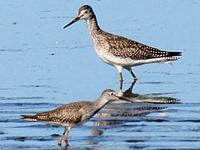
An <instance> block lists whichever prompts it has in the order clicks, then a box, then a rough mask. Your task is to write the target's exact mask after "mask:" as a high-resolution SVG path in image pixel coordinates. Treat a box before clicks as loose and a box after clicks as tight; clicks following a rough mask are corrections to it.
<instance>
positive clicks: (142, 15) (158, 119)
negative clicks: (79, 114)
mask: <svg viewBox="0 0 200 150" xmlns="http://www.w3.org/2000/svg"><path fill="white" fill-rule="evenodd" d="M86 3H87V4H90V5H91V6H93V8H94V11H95V12H96V14H97V18H98V21H99V24H100V26H101V27H102V28H103V29H104V30H106V31H110V32H112V33H115V34H120V35H123V36H126V37H129V38H131V39H135V40H137V41H140V42H143V43H145V44H148V45H151V46H154V47H158V48H161V49H168V50H177V51H182V52H183V57H182V59H180V60H179V61H177V62H175V63H173V66H170V65H166V64H152V65H145V66H140V67H137V68H135V69H134V72H135V74H136V75H137V76H138V77H139V79H140V80H139V82H138V83H136V84H135V85H134V87H133V90H132V93H129V94H128V95H127V96H129V98H131V99H132V100H133V101H134V103H132V104H126V103H125V104H124V103H123V104H122V103H117V104H110V105H108V106H107V107H106V108H105V109H103V110H102V111H101V112H99V113H98V114H97V115H96V116H95V117H94V118H92V119H91V120H90V121H89V122H87V123H86V124H84V125H83V126H80V127H77V128H74V129H72V130H71V133H70V146H69V147H68V148H67V149H137V148H138V149H163V148H171V149H183V148H185V149H189V148H191V149H199V148H200V146H199V143H200V136H199V131H200V124H199V122H200V94H199V91H200V60H199V56H200V52H199V47H200V40H199V39H200V34H199V33H200V30H199V26H200V21H199V19H198V18H199V16H198V14H199V13H200V2H199V1H197V0H191V1H181V0H175V1H151V0H150V1H148V2H147V1H144V0H142V1H132V0H125V1H123V2H115V1H113V0H111V1H104V0H101V1H87V2H84V3H83V2H79V1H76V2H74V1H46V0H43V1H41V0H37V1H33V0H29V1H25V0H22V1H17V2H16V1H11V0H9V1H1V2H0V5H1V6H2V9H1V10H0V18H1V20H2V21H1V22H0V32H1V36H0V73H1V76H0V83H1V84H0V149H5V150H6V149H9V150H10V149H13V148H14V149H60V147H58V146H57V139H58V138H59V136H60V135H61V133H62V132H63V128H62V127H53V126H50V125H46V124H44V123H40V122H25V121H24V120H22V119H21V117H20V116H21V115H22V114H34V113H37V112H41V111H47V110H51V109H53V108H55V107H58V106H61V105H62V104H65V103H70V102H74V101H78V100H95V99H96V98H97V97H98V96H99V95H100V94H101V92H103V90H105V89H114V90H116V91H119V87H120V86H119V85H120V84H119V81H118V79H119V75H118V73H117V71H116V70H115V68H113V67H112V66H108V65H106V64H104V63H103V62H102V61H101V60H100V59H99V58H98V57H97V55H96V53H95V51H94V49H93V46H92V42H91V39H90V37H89V35H88V31H87V27H86V23H85V22H84V21H82V22H78V23H76V24H74V25H73V26H71V27H70V28H69V29H66V30H63V26H64V25H65V24H66V23H67V22H68V21H70V20H71V19H72V18H73V17H74V16H75V15H76V14H77V9H78V8H79V7H80V6H81V5H82V4H86ZM124 77H125V81H124V85H123V90H124V91H126V90H127V89H128V88H129V87H130V86H131V85H132V79H131V76H130V74H129V73H128V72H126V71H125V72H124ZM152 101H153V102H152ZM136 102H137V103H136ZM62 148H63V149H64V147H62Z"/></svg>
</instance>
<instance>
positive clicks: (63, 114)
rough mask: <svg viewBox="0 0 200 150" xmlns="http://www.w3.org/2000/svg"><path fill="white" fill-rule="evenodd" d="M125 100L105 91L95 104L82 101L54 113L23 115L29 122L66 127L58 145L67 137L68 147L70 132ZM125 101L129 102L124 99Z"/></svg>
mask: <svg viewBox="0 0 200 150" xmlns="http://www.w3.org/2000/svg"><path fill="white" fill-rule="evenodd" d="M119 99H123V98H121V97H119V96H117V93H116V92H115V91H113V90H110V89H108V90H105V91H104V92H103V93H102V94H101V96H100V97H99V98H98V99H97V100H96V101H94V102H90V101H81V102H74V103H70V104H66V105H63V106H61V107H58V108H56V109H54V110H52V111H47V112H41V113H37V114H36V115H22V117H23V119H25V120H27V121H41V122H46V123H49V124H53V125H61V126H64V127H65V130H64V132H63V134H62V137H61V138H60V139H59V140H58V145H61V144H62V140H63V138H64V137H65V136H66V137H65V143H66V145H69V143H68V137H69V131H70V129H71V128H72V127H74V126H77V125H81V124H83V123H84V122H86V121H87V120H89V119H90V118H91V117H93V116H94V115H95V114H96V113H97V112H98V111H99V110H101V109H102V108H103V107H104V106H105V105H106V104H108V103H109V102H111V101H114V100H119ZM124 100H125V101H129V100H127V99H124Z"/></svg>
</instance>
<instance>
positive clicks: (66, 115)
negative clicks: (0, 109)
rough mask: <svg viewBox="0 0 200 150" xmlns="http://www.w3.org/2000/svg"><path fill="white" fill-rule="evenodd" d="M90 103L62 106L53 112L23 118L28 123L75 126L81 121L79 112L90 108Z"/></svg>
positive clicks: (83, 102)
mask: <svg viewBox="0 0 200 150" xmlns="http://www.w3.org/2000/svg"><path fill="white" fill-rule="evenodd" d="M91 106H92V102H89V101H82V102H74V103H70V104H66V105H63V106H61V107H58V108H56V109H54V110H51V111H47V112H41V113H37V114H36V115H24V116H23V118H24V119H25V120H29V121H43V122H48V123H51V124H63V125H64V124H66V125H72V126H73V124H77V123H79V122H80V121H81V118H82V115H84V114H83V113H82V112H81V111H80V110H81V109H83V108H85V107H91Z"/></svg>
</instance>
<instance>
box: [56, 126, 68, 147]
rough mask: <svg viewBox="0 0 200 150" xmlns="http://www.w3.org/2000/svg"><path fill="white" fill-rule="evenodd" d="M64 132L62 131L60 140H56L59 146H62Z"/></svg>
mask: <svg viewBox="0 0 200 150" xmlns="http://www.w3.org/2000/svg"><path fill="white" fill-rule="evenodd" d="M66 130H67V129H65V130H64V132H63V134H62V136H61V138H60V139H59V140H58V145H61V144H62V140H63V138H64V136H65V133H66Z"/></svg>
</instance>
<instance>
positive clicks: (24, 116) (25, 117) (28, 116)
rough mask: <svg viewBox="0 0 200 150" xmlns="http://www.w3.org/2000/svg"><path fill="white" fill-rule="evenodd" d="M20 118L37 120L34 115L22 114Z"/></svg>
mask: <svg viewBox="0 0 200 150" xmlns="http://www.w3.org/2000/svg"><path fill="white" fill-rule="evenodd" d="M22 119H24V120H27V121H37V116H36V115H22Z"/></svg>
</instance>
